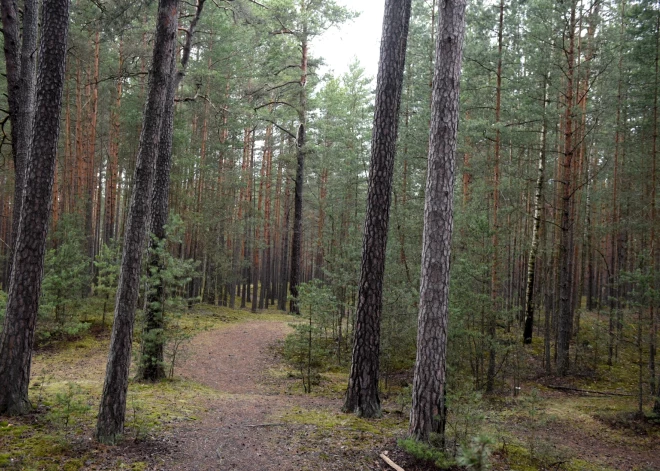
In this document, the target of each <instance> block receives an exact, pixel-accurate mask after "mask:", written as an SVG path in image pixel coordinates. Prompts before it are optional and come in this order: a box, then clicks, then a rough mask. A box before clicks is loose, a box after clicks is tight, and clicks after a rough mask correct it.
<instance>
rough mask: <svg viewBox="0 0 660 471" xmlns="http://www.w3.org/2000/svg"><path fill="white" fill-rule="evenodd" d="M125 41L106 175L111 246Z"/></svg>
mask: <svg viewBox="0 0 660 471" xmlns="http://www.w3.org/2000/svg"><path fill="white" fill-rule="evenodd" d="M122 45H123V40H122V39H121V38H120V40H119V76H118V77H117V90H116V96H115V106H114V107H113V108H112V110H111V111H110V138H109V143H108V165H107V170H106V175H105V227H104V229H103V238H104V240H105V243H106V244H109V243H110V241H111V240H112V239H114V238H115V219H116V218H117V215H116V213H115V208H116V207H117V178H118V176H119V140H120V125H121V123H120V121H119V113H120V110H121V95H122V84H123V77H122V75H121V74H122V70H123V65H124V58H123V55H122V52H123V51H122Z"/></svg>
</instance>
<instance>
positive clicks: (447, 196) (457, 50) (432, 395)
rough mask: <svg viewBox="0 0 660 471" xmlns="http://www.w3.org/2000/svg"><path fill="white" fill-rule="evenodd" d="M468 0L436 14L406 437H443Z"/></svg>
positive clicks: (450, 1) (452, 1) (450, 2)
mask: <svg viewBox="0 0 660 471" xmlns="http://www.w3.org/2000/svg"><path fill="white" fill-rule="evenodd" d="M466 4H467V2H466V0H446V1H445V2H444V3H443V4H441V6H440V9H441V11H440V14H439V15H438V37H437V42H436V60H435V71H434V77H433V92H432V93H433V102H432V105H433V106H432V112H431V135H430V142H429V163H428V173H427V178H426V194H425V205H424V236H423V242H422V281H421V288H420V301H419V318H418V324H417V325H418V334H417V360H416V362H415V377H414V380H413V393H412V407H411V410H410V429H409V433H410V435H411V436H412V437H414V438H416V439H418V440H424V441H428V439H429V437H430V434H431V433H440V434H443V433H444V430H443V427H442V423H443V422H444V420H443V419H444V415H445V405H444V392H445V391H444V389H445V369H446V355H447V317H448V307H449V274H450V270H449V268H450V258H451V257H450V255H451V237H452V231H453V219H454V216H453V197H454V169H455V166H456V135H457V132H458V118H459V116H458V106H459V88H460V87H459V85H460V77H461V60H462V55H463V36H464V32H465V7H466Z"/></svg>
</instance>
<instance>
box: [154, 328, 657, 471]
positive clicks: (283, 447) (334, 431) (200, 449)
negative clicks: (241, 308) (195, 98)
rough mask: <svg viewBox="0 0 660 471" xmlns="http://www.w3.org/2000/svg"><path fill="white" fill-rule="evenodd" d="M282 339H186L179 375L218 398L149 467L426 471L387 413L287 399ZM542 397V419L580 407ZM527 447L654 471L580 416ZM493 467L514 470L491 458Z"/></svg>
mask: <svg viewBox="0 0 660 471" xmlns="http://www.w3.org/2000/svg"><path fill="white" fill-rule="evenodd" d="M290 331H291V328H290V327H289V325H288V323H287V322H286V321H285V320H281V319H280V320H265V319H259V318H256V319H255V318H252V319H250V320H246V321H243V322H240V323H237V324H231V325H228V326H225V327H223V328H221V329H216V330H211V331H207V332H204V333H202V334H199V335H197V336H196V337H195V338H194V339H193V340H192V345H191V346H190V357H189V358H188V359H187V360H186V361H185V362H183V363H182V364H181V367H180V368H179V369H178V370H177V372H178V375H180V376H182V377H183V378H184V379H186V380H188V381H192V382H195V383H201V384H203V385H205V386H207V387H209V388H212V389H213V390H215V391H216V393H215V394H212V395H209V397H205V398H204V399H200V400H202V401H204V403H203V404H202V405H203V407H204V409H205V410H206V413H204V414H202V416H201V417H200V418H199V419H198V420H192V421H186V422H183V423H181V422H180V423H178V424H176V425H175V426H173V427H172V428H167V429H165V430H164V431H163V436H162V437H161V439H162V440H163V442H165V443H164V444H165V446H166V447H167V449H168V453H167V454H165V455H164V456H162V457H161V459H164V460H165V461H164V462H163V461H161V460H158V461H159V462H160V463H159V466H157V468H155V469H159V470H186V471H188V470H223V471H225V470H228V471H270V470H273V471H274V470H277V471H305V470H308V471H317V470H347V471H367V470H370V471H375V470H385V469H390V468H389V467H387V465H385V464H384V463H383V462H382V460H380V459H379V458H378V454H379V453H380V452H381V451H384V450H390V452H391V453H392V455H391V456H394V457H395V459H396V461H397V462H398V463H399V464H403V465H404V468H405V469H406V470H407V471H420V470H428V469H432V468H433V466H430V465H428V464H425V463H420V462H414V460H412V461H410V460H409V459H408V458H407V457H406V456H403V455H402V454H401V452H400V451H399V450H397V449H396V446H395V440H394V437H396V436H402V434H404V433H405V426H406V422H407V421H406V420H405V414H404V415H400V414H396V413H394V411H392V410H391V409H392V408H391V407H390V412H389V413H388V415H389V419H388V418H385V419H382V420H379V421H369V422H365V421H361V420H360V419H356V418H355V417H354V416H352V415H350V414H341V413H338V411H339V409H340V407H341V395H340V394H339V393H337V394H331V395H332V396H333V398H329V397H316V396H313V395H305V394H302V393H301V392H299V391H298V392H295V393H292V392H290V387H291V384H292V382H295V380H293V379H291V378H286V377H283V375H282V374H279V373H281V372H282V369H281V358H279V357H278V354H277V353H276V351H275V349H273V345H275V344H276V343H277V342H278V341H281V340H283V339H284V338H285V337H286V335H287V333H289V332H290ZM273 372H276V374H273ZM550 394H551V395H552V397H548V400H549V402H548V403H547V404H546V407H547V408H548V412H552V410H553V409H556V410H560V409H562V404H563V405H564V406H566V407H569V405H570V407H572V408H573V409H570V410H573V411H574V412H575V411H577V410H579V409H577V407H579V406H584V404H585V403H584V402H583V399H582V398H573V399H571V398H570V397H566V396H564V395H560V394H553V393H550ZM584 400H586V401H589V399H584ZM567 401H568V402H570V404H569V403H567ZM390 406H392V404H390ZM557 408H559V409H557ZM297 414H301V415H297ZM297 419H299V420H297ZM576 420H577V416H576ZM491 425H492V426H494V427H495V428H497V427H501V428H502V429H503V430H505V429H506V430H508V431H509V432H511V433H513V435H515V436H517V437H518V438H519V439H520V440H522V442H521V443H525V440H529V433H530V432H529V430H528V428H527V427H526V424H525V423H524V421H522V422H521V421H520V419H512V418H511V417H509V418H508V419H507V418H501V419H499V420H496V419H495V418H494V417H493V419H492V424H491ZM640 438H641V437H640ZM533 440H534V441H537V440H541V441H539V446H540V444H541V443H544V444H545V445H544V446H545V447H550V449H551V451H552V450H554V451H552V452H551V455H552V456H555V458H552V459H551V460H550V461H549V462H550V463H554V465H550V467H549V468H547V469H564V468H563V467H561V466H560V468H557V466H558V463H564V462H568V461H570V458H568V457H570V456H573V457H575V458H581V459H582V460H584V461H582V464H584V465H585V466H587V464H588V463H589V464H595V463H598V464H597V465H595V467H593V468H591V467H589V469H616V470H650V469H660V461H658V460H659V458H658V456H657V448H656V447H655V445H654V444H653V440H652V439H650V440H651V441H649V439H647V440H646V446H645V447H643V448H639V447H638V446H635V445H633V443H635V442H636V441H637V440H634V441H633V439H632V437H630V434H628V433H616V432H615V431H614V430H612V429H610V428H608V427H607V426H605V425H604V424H602V423H600V422H599V421H597V420H594V419H593V418H591V417H590V416H588V415H587V414H584V413H581V414H580V419H579V420H578V421H577V422H575V423H572V422H571V421H570V420H568V421H567V420H565V419H562V418H561V417H558V418H556V419H555V420H551V421H549V422H548V423H546V424H544V425H541V426H539V427H538V430H537V431H536V438H534V439H533ZM560 450H563V451H561V452H560ZM500 454H501V453H500ZM557 456H558V457H560V458H556V457H557ZM561 456H566V457H567V458H561ZM566 460H568V461H566ZM577 466H578V467H580V465H577ZM494 469H522V468H517V467H516V466H515V465H514V466H513V467H508V466H507V465H506V464H505V463H501V462H500V460H499V459H496V464H495V466H494ZM524 469H528V468H524ZM538 469H545V467H544V466H540V467H539V468H538ZM570 469H575V468H570ZM584 469H587V468H586V467H585V468H584ZM390 471H391V470H390Z"/></svg>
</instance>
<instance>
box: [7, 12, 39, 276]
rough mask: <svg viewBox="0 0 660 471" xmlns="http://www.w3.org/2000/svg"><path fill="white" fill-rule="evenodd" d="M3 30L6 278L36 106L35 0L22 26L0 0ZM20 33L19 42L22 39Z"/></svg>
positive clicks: (18, 214)
mask: <svg viewBox="0 0 660 471" xmlns="http://www.w3.org/2000/svg"><path fill="white" fill-rule="evenodd" d="M0 15H1V16H2V33H3V39H4V50H5V68H6V76H7V102H8V105H9V117H10V119H11V142H12V147H11V150H12V157H13V159H14V172H15V177H14V205H13V211H12V231H11V239H10V242H9V243H10V247H11V249H10V252H9V260H8V264H9V269H8V270H7V277H8V279H9V278H10V277H11V270H12V263H13V258H14V257H13V254H14V249H15V245H16V241H17V239H18V224H19V220H20V215H21V207H22V205H23V190H24V188H25V178H26V176H25V172H26V169H27V166H28V158H29V153H30V144H31V140H32V128H33V117H34V111H35V110H34V106H35V80H36V76H35V69H36V61H37V54H35V51H36V49H37V36H38V28H39V26H38V22H39V11H38V1H37V0H25V2H24V4H23V29H22V31H21V30H20V28H19V24H18V21H19V16H18V9H17V8H16V2H15V0H2V1H0ZM21 36H22V43H21Z"/></svg>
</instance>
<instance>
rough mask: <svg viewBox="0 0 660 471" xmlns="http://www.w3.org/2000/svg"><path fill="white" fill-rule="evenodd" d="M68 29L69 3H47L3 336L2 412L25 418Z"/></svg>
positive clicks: (0, 351) (0, 339)
mask: <svg viewBox="0 0 660 471" xmlns="http://www.w3.org/2000/svg"><path fill="white" fill-rule="evenodd" d="M68 27H69V2H68V0H49V1H47V2H45V4H44V7H43V32H42V36H41V38H42V40H41V44H40V47H39V68H38V78H37V89H36V101H35V104H36V108H35V114H34V121H33V126H34V124H36V123H38V124H39V126H38V128H35V129H37V132H36V133H35V134H34V136H33V138H32V143H31V145H30V146H29V149H30V157H29V159H28V164H27V170H28V171H27V172H26V181H25V189H26V191H25V194H24V197H23V205H22V209H21V218H20V222H19V227H18V235H17V239H16V244H15V257H14V265H13V270H12V275H11V280H10V282H9V297H8V299H7V311H6V317H5V322H4V329H3V331H2V336H1V337H0V384H3V385H4V386H3V387H2V388H0V414H21V413H25V412H27V411H28V410H29V408H30V403H29V400H28V385H29V381H30V361H31V358H32V347H33V345H34V330H35V324H36V321H37V312H38V309H39V295H40V292H41V281H42V274H43V265H44V255H45V250H46V235H47V232H48V216H49V215H50V210H51V205H52V194H53V193H52V192H53V174H54V170H55V164H56V155H57V138H58V136H59V129H60V109H61V107H62V91H63V89H64V69H65V65H66V42H67V33H68Z"/></svg>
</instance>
